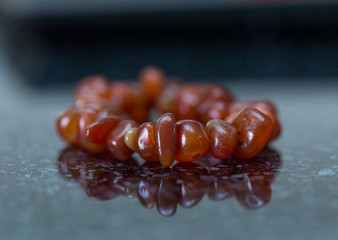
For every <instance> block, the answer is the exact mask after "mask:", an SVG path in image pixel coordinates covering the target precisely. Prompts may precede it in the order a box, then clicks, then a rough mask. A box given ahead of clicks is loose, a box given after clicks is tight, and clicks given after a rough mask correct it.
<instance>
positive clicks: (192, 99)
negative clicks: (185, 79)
mask: <svg viewBox="0 0 338 240" xmlns="http://www.w3.org/2000/svg"><path fill="white" fill-rule="evenodd" d="M207 90H208V85H202V84H186V85H183V86H181V87H180V88H179V89H178V93H177V96H176V101H175V106H174V113H175V116H176V117H177V119H178V120H183V119H191V120H198V111H197V108H198V106H199V104H200V103H201V101H203V99H204V98H205V95H206V94H207Z"/></svg>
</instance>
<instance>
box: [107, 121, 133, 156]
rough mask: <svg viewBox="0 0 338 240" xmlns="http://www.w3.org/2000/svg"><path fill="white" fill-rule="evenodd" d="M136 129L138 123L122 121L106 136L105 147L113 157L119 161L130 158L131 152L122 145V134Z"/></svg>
mask: <svg viewBox="0 0 338 240" xmlns="http://www.w3.org/2000/svg"><path fill="white" fill-rule="evenodd" d="M136 127H138V123H137V122H135V121H132V120H124V121H122V122H120V123H119V124H118V125H117V126H116V127H115V129H114V130H113V131H111V132H110V133H109V134H108V137H107V146H108V149H109V150H110V151H111V152H112V153H113V155H114V156H115V157H116V158H117V159H120V160H126V159H128V158H130V156H131V155H132V154H133V151H132V150H131V149H129V148H128V147H127V146H126V144H125V143H124V134H125V132H126V131H127V130H128V129H129V128H136Z"/></svg>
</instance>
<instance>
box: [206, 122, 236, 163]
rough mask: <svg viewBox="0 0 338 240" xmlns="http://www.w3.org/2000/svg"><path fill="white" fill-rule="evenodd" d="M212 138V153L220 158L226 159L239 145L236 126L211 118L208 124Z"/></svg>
mask: <svg viewBox="0 0 338 240" xmlns="http://www.w3.org/2000/svg"><path fill="white" fill-rule="evenodd" d="M206 131H207V133H208V135H209V138H210V154H211V155H212V156H213V157H215V158H218V159H226V158H228V157H230V156H231V155H232V153H233V152H234V151H235V149H236V146H237V132H236V129H235V127H234V126H233V125H232V124H230V123H227V122H225V121H222V120H217V119H215V120H211V121H209V122H208V123H207V125H206Z"/></svg>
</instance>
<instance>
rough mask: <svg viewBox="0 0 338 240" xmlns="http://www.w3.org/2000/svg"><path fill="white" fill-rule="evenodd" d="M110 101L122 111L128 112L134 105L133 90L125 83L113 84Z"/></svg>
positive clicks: (110, 87) (110, 89)
mask: <svg viewBox="0 0 338 240" xmlns="http://www.w3.org/2000/svg"><path fill="white" fill-rule="evenodd" d="M109 93H110V94H109V95H110V97H109V99H110V101H111V102H112V103H114V105H116V106H117V107H118V108H119V109H121V110H122V111H126V112H128V111H129V110H130V106H131V105H132V96H133V93H132V90H131V89H130V87H129V86H128V85H127V84H126V83H124V82H112V83H111V84H110V86H109Z"/></svg>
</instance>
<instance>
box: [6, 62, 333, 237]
mask: <svg viewBox="0 0 338 240" xmlns="http://www.w3.org/2000/svg"><path fill="white" fill-rule="evenodd" d="M0 63H1V64H0V73H1V76H0V84H1V88H0V100H1V101H0V109H1V125H0V132H1V135H0V182H1V184H0V190H1V197H0V201H1V202H0V212H1V215H0V223H1V224H0V234H1V237H4V238H7V239H46V238H47V237H48V239H60V238H63V239H79V238H82V239H87V238H94V237H95V238H108V237H109V238H114V239H131V238H137V239H187V238H191V239H206V238H208V239H223V238H228V239H243V238H250V239H319V238H320V239H335V238H337V236H338V230H337V228H336V226H337V219H338V217H337V216H338V214H337V213H338V190H337V182H338V138H337V132H338V124H337V119H338V109H337V103H338V94H337V92H338V84H337V83H336V82H335V81H334V80H327V79H326V80H323V81H321V80H310V81H306V80H304V81H297V82H293V81H292V80H287V81H277V80H273V79H272V80H269V81H267V80H261V81H254V82H252V81H241V82H235V81H229V83H228V84H227V86H228V87H229V88H230V89H231V90H232V91H233V92H234V93H235V94H236V95H237V96H238V97H239V98H241V99H257V98H268V99H271V100H272V101H274V102H275V103H276V104H277V106H278V109H279V113H280V118H281V122H282V124H283V134H282V136H281V138H280V139H279V140H277V141H276V142H274V143H273V144H272V146H271V147H272V148H273V149H275V150H276V151H277V153H278V154H279V155H280V163H281V164H280V166H279V167H278V171H277V174H273V176H274V180H273V182H272V183H271V184H269V188H270V189H271V193H270V194H271V195H270V196H269V197H268V198H271V199H269V201H268V203H267V204H265V205H264V206H263V207H261V208H256V209H255V210H252V209H248V208H246V207H243V205H242V204H240V203H239V201H238V199H239V198H240V199H243V198H242V197H229V198H227V199H226V200H222V201H214V200H213V199H211V198H210V197H206V196H205V197H204V198H203V199H201V200H200V201H199V202H198V203H196V204H195V203H194V201H192V203H191V202H190V203H188V204H192V205H194V204H195V206H194V207H193V208H189V209H186V208H183V207H178V208H177V211H176V214H175V215H174V216H172V217H170V218H167V217H163V216H162V215H161V214H159V212H158V210H157V209H156V207H155V206H154V207H153V208H152V209H147V208H145V207H144V206H142V204H141V203H140V201H139V199H138V197H135V198H131V199H128V198H127V197H126V196H124V195H123V194H121V191H122V190H123V188H122V187H120V190H119V191H115V190H114V191H111V192H110V193H108V195H103V196H100V195H99V197H97V196H96V195H95V194H97V192H91V191H89V190H88V185H87V184H88V183H87V182H86V181H84V182H86V183H83V182H81V181H82V178H81V177H80V178H75V179H74V178H73V180H72V179H69V178H72V176H73V173H71V174H70V175H69V174H68V173H67V171H64V168H63V167H61V166H63V165H62V164H60V154H61V153H62V150H63V149H64V148H65V144H64V143H63V142H62V141H61V140H60V139H59V138H58V137H57V135H56V133H55V130H54V120H55V115H56V113H57V112H58V111H60V110H62V109H65V108H66V107H68V106H69V105H70V103H71V89H54V90H51V89H50V90H48V91H44V92H40V91H37V90H34V89H29V88H27V87H25V86H23V85H22V84H21V83H20V82H19V79H18V77H17V76H16V75H15V74H12V73H11V72H9V71H8V69H7V68H5V67H2V66H4V64H2V62H1V60H0ZM9 79H11V80H12V81H9ZM215 81H216V80H215ZM224 82H227V81H224ZM87 163H88V162H87ZM87 163H86V161H84V162H83V165H81V166H82V167H84V168H86V166H87V168H86V169H87V170H86V171H82V174H85V176H86V173H88V172H90V171H88V170H90V168H89V169H88V165H86V164H87ZM108 165H109V164H108ZM65 166H66V168H65V169H66V170H67V168H68V167H67V166H68V165H67V164H65ZM110 167H111V166H110ZM115 167H116V166H115ZM138 168H139V166H138ZM182 168H183V167H182ZM60 169H61V170H60ZM183 169H184V168H183ZM237 170H238V169H237ZM79 171H80V170H79ZM207 171H208V174H206V175H208V178H210V174H209V173H210V168H207ZM109 174H111V173H108V175H109ZM93 175H95V174H94V173H93ZM63 176H66V178H65V177H63ZM76 176H77V175H76ZM79 176H83V175H81V174H80V175H79ZM110 177H111V176H110ZM114 177H115V176H114ZM188 178H192V179H195V177H194V176H189V177H188ZM263 178H264V177H263ZM84 179H86V178H84ZM249 179H250V178H249ZM91 181H93V182H92V183H91V184H92V185H94V184H99V183H100V182H98V180H95V178H94V177H93V178H92V179H91ZM137 181H139V180H137ZM137 181H136V182H137ZM131 182H132V181H131ZM239 182H240V181H239ZM239 182H237V183H236V184H237V185H236V186H237V189H238V188H239V187H238V186H239V185H238V184H241V183H239ZM175 183H177V180H176V181H175ZM178 183H180V181H179V182H178ZM181 183H182V182H181ZM269 183H270V182H269ZM166 184H167V183H166ZM198 184H201V183H200V182H198ZM122 185H123V184H122ZM202 185H203V184H202ZM81 186H82V187H81ZM83 186H86V187H83ZM138 186H139V185H138ZM167 186H172V185H170V184H168V185H167ZM175 186H176V187H177V185H175ZM168 188H169V187H168ZM93 189H96V188H93ZM114 189H115V187H114ZM176 190H177V189H176ZM176 190H175V191H176ZM116 192H117V193H118V194H116ZM263 192H264V191H263ZM88 193H89V195H90V196H91V194H93V195H95V196H96V197H93V196H91V197H90V198H89V197H88V196H87V195H88ZM115 195H116V196H115ZM131 195H132V196H134V195H135V193H132V194H131ZM197 195H198V194H197ZM206 195H208V193H207V192H206ZM111 197H114V199H112V200H109V201H95V200H93V198H94V199H95V198H100V199H101V198H111ZM167 197H168V196H167ZM169 197H170V196H169ZM198 197H200V196H197V197H196V196H195V197H193V198H192V199H193V200H194V199H195V201H197V200H196V199H198ZM216 198H217V196H216ZM176 199H177V198H176ZM264 199H265V200H266V199H267V198H264ZM188 202H189V201H188ZM144 204H145V205H147V204H150V203H149V202H147V201H144ZM184 204H186V203H185V202H184V201H183V202H182V205H184ZM150 205H151V204H150ZM164 205H165V204H164ZM166 206H167V205H166ZM179 206H181V205H179ZM168 209H169V210H168ZM163 211H170V206H169V207H168V208H164V210H163ZM163 211H162V213H163Z"/></svg>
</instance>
